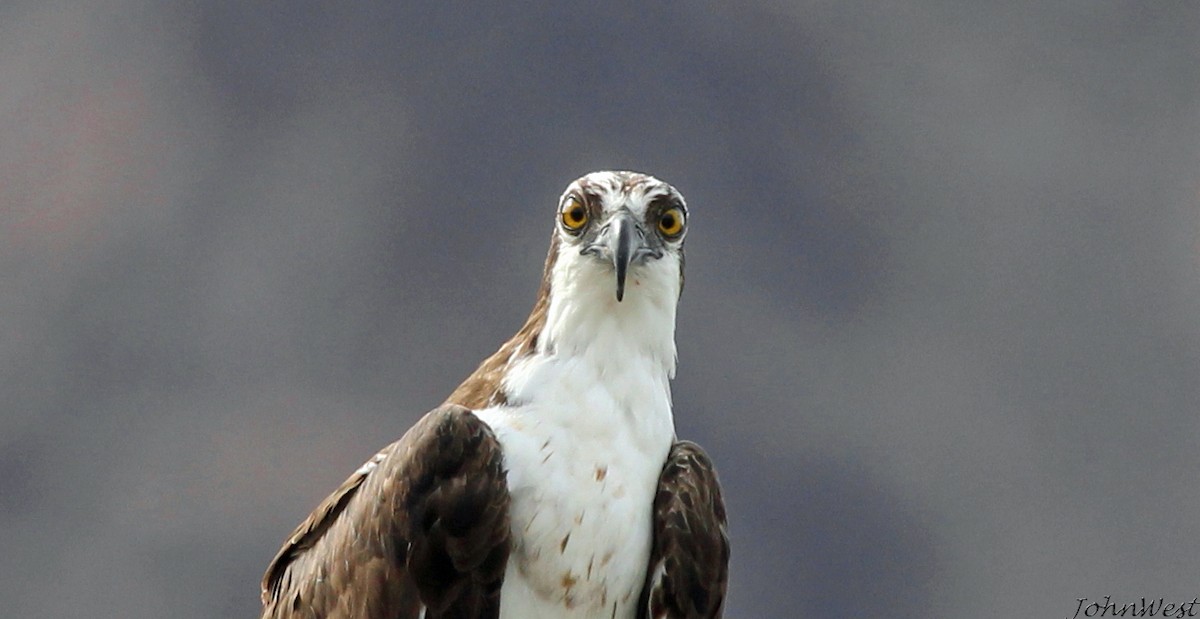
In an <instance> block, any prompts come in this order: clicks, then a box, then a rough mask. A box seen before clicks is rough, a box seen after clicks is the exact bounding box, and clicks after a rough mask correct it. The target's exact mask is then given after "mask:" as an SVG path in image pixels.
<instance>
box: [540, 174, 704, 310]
mask: <svg viewBox="0 0 1200 619" xmlns="http://www.w3.org/2000/svg"><path fill="white" fill-rule="evenodd" d="M687 217H688V213H687V205H686V204H685V203H684V201H683V196H681V195H680V194H679V192H678V191H676V190H675V188H674V187H672V186H670V185H668V184H666V183H664V182H662V181H660V180H658V179H657V178H654V177H653V176H648V175H645V174H639V173H636V172H593V173H592V174H588V175H587V176H584V177H583V178H580V179H579V180H577V181H575V182H573V183H571V185H570V186H568V187H567V190H566V191H565V192H564V193H563V195H562V199H561V200H559V203H558V214H557V224H556V230H557V235H558V237H559V238H558V241H559V252H560V260H561V258H567V259H566V260H565V261H562V262H563V263H564V264H563V266H566V265H567V264H574V265H576V266H580V267H583V268H588V269H589V270H595V269H600V270H602V271H604V272H607V273H610V274H611V276H612V280H611V281H612V285H613V291H614V292H615V294H616V298H617V301H623V300H624V299H625V296H626V284H627V281H629V280H630V278H631V277H632V278H633V281H634V282H635V283H636V284H637V285H640V282H641V281H643V280H645V281H659V280H665V281H671V279H672V278H674V279H675V283H676V284H678V285H682V279H683V240H684V237H685V236H687V225H688V221H687ZM571 253H575V254H576V255H577V257H576V256H571V255H570V254H571ZM564 254H565V255H564ZM579 262H582V264H579ZM676 295H678V289H676Z"/></svg>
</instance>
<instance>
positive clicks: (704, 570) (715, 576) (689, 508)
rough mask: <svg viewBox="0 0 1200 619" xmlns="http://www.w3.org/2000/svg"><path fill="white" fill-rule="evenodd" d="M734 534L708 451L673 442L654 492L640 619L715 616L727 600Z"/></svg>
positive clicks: (717, 615)
mask: <svg viewBox="0 0 1200 619" xmlns="http://www.w3.org/2000/svg"><path fill="white" fill-rule="evenodd" d="M728 577H729V536H728V534H727V533H726V521H725V502H724V501H723V500H722V499H721V485H720V483H719V482H718V481H717V473H716V471H715V470H714V469H713V464H712V461H711V460H709V458H708V454H706V453H704V450H703V449H701V448H700V446H699V445H697V444H695V443H692V442H690V441H679V442H677V443H675V445H674V446H672V447H671V453H670V455H668V456H667V463H666V465H665V466H664V467H663V472H662V474H661V475H660V476H659V478H658V494H657V495H656V496H655V497H654V545H653V547H652V548H651V551H650V564H649V567H648V568H647V570H646V585H645V587H644V588H643V589H642V597H641V602H640V604H639V605H638V607H639V610H638V617H639V619H665V618H670V619H702V618H703V619H710V618H712V619H715V618H719V617H720V616H721V613H722V610H723V608H724V604H725V584H726V582H727V580H728Z"/></svg>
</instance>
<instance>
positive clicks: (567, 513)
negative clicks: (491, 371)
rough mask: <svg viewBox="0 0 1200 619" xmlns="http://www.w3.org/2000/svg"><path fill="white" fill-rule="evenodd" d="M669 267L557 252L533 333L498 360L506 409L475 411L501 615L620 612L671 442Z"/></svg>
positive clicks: (639, 568)
mask: <svg viewBox="0 0 1200 619" xmlns="http://www.w3.org/2000/svg"><path fill="white" fill-rule="evenodd" d="M678 269H679V264H678V259H677V258H675V257H673V256H664V257H663V258H662V259H659V260H655V261H651V262H650V263H648V264H646V265H640V266H639V267H638V268H636V269H631V270H630V272H629V276H628V278H627V280H626V292H625V298H624V300H623V301H621V302H618V301H617V299H616V295H615V278H614V274H613V271H612V269H611V267H607V266H606V265H604V264H603V263H600V262H599V261H597V260H595V259H593V258H590V257H588V256H581V255H579V252H578V250H575V249H571V248H569V247H564V248H563V249H562V253H561V254H560V255H559V256H558V260H557V263H556V264H555V266H554V270H553V272H552V274H551V298H550V304H549V307H548V311H547V318H546V324H545V327H544V329H543V331H542V333H541V336H540V337H539V338H538V348H537V350H536V351H534V352H533V353H532V354H530V355H528V356H526V357H524V358H522V359H520V360H517V361H516V362H515V363H513V364H512V365H510V366H509V367H508V371H507V375H506V377H505V378H504V393H505V396H506V403H505V404H502V405H499V406H495V407H492V408H488V409H484V410H482V411H479V412H478V413H477V414H478V415H479V416H480V417H481V418H482V419H483V420H484V421H486V422H487V423H488V424H489V425H491V427H492V428H493V430H495V432H496V436H497V438H498V439H499V440H500V442H501V444H502V445H503V447H504V454H505V465H506V467H507V469H508V485H509V491H510V493H511V496H512V504H511V508H510V509H511V518H512V520H511V522H512V532H513V538H514V539H513V541H514V543H513V552H512V555H511V556H510V559H509V567H508V570H507V573H506V575H505V581H504V588H503V591H502V592H501V599H502V602H501V617H502V619H516V618H522V619H537V618H541V617H545V618H550V617H554V618H572V619H592V618H595V619H600V618H603V619H612V618H613V617H616V618H619V619H620V618H625V619H632V618H633V617H634V616H635V613H636V609H635V606H636V604H637V601H638V595H639V593H640V592H641V588H642V585H643V582H644V578H645V574H646V569H647V565H648V562H649V556H650V544H651V531H650V525H651V510H652V506H653V501H654V496H655V493H656V489H657V486H658V477H659V474H660V473H661V471H662V467H663V463H664V462H665V460H666V456H667V452H668V451H669V450H670V447H671V444H672V442H673V441H674V440H675V426H674V420H673V418H672V413H671V392H670V382H669V381H670V378H671V377H672V376H673V375H674V372H675V337H674V336H675V306H676V303H677V301H678V299H679V285H680V284H679V275H678V274H679V270H678Z"/></svg>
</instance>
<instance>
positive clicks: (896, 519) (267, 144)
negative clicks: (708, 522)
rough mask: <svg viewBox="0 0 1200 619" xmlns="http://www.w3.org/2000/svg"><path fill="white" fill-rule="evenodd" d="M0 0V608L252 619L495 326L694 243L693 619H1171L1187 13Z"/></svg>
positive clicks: (1179, 512)
mask: <svg viewBox="0 0 1200 619" xmlns="http://www.w3.org/2000/svg"><path fill="white" fill-rule="evenodd" d="M732 4H733V3H722V4H711V5H698V4H683V3H672V4H671V5H665V6H664V5H655V6H649V7H647V6H639V5H638V4H637V3H626V4H606V5H604V6H602V7H601V6H596V5H593V4H590V3H588V4H563V3H552V2H547V3H542V4H541V5H535V4H528V5H526V6H524V7H523V8H522V9H521V10H519V11H518V10H502V9H496V8H489V7H485V6H479V5H475V4H469V3H447V4H446V5H444V6H439V7H436V8H435V7H433V6H424V7H416V6H409V5H408V4H407V3H395V2H375V3H371V2H364V3H357V4H356V6H355V7H354V8H348V7H346V6H343V5H341V4H340V3H328V4H322V3H316V2H289V3H281V2H280V3H236V2H209V3H186V2H185V3H178V4H173V5H171V4H168V3H155V2H140V1H137V0H120V1H117V2H110V3H107V4H105V5H104V6H100V4H98V3H93V4H89V5H88V6H89V8H81V6H80V5H78V4H76V3H70V2H34V1H17V2H11V1H10V2H7V3H4V4H3V5H2V6H0V401H2V405H0V606H2V607H3V608H4V611H3V614H5V615H6V616H11V617H22V618H28V617H35V618H36V617H47V618H60V617H72V616H92V617H121V618H125V617H135V618H141V617H179V618H209V617H247V616H255V615H256V613H257V609H258V580H259V577H260V575H261V573H262V571H263V569H264V568H265V566H266V564H267V562H268V561H269V560H270V558H271V556H272V555H273V553H274V552H275V550H276V549H277V548H278V546H279V544H280V542H281V541H282V539H283V538H284V536H285V535H287V534H288V532H289V531H290V530H291V528H292V527H293V526H294V525H296V524H297V523H298V522H299V521H300V520H301V519H302V518H303V517H304V516H306V515H307V513H308V512H309V510H310V509H311V508H312V507H313V506H314V505H315V504H316V503H317V502H318V501H319V500H320V499H321V498H323V497H324V496H325V495H326V494H327V493H328V492H329V491H331V490H332V489H333V488H334V487H335V486H336V485H337V484H338V483H340V482H341V480H342V479H344V478H345V476H346V475H347V474H349V473H350V472H351V471H352V470H354V469H355V468H356V467H358V465H359V464H360V463H361V462H363V461H364V460H365V459H367V458H368V457H369V456H370V455H371V454H372V453H373V452H374V450H375V449H377V448H379V447H381V446H383V445H384V444H386V443H388V442H390V441H391V440H392V439H394V438H396V437H398V436H399V435H400V434H401V433H402V432H403V431H404V430H405V429H406V428H407V427H408V426H409V425H410V424H411V423H412V422H413V421H414V420H415V419H416V418H417V417H418V416H419V415H420V414H422V413H423V412H424V411H426V410H428V409H429V408H431V407H433V406H434V405H436V404H438V403H439V402H440V401H441V400H442V399H443V398H444V397H445V396H446V395H447V394H448V393H449V392H450V391H451V389H453V387H454V386H455V385H456V384H457V383H458V381H459V380H461V379H462V378H463V377H464V376H466V375H467V374H468V373H469V372H470V371H471V370H472V369H473V368H474V366H475V365H476V364H477V363H478V362H479V361H480V360H481V359H483V358H484V357H485V356H486V355H488V354H489V353H491V352H492V351H493V350H494V349H495V348H496V347H497V346H498V345H499V344H500V343H501V342H502V341H503V340H504V339H506V338H507V337H508V336H509V335H510V334H511V333H512V332H513V331H514V330H515V329H516V328H517V327H518V326H519V325H520V323H521V321H522V320H523V318H524V317H525V315H526V314H527V312H528V310H529V307H530V305H531V304H532V301H533V297H534V292H535V290H536V287H537V284H538V279H539V274H540V269H541V265H542V259H543V257H544V255H545V250H546V246H547V241H548V239H549V235H550V230H551V225H552V221H553V219H552V218H553V210H554V206H555V200H556V198H557V196H558V194H559V192H560V191H561V190H562V188H563V187H564V186H565V185H566V183H567V182H569V181H570V180H572V179H573V178H575V177H577V176H579V175H581V174H583V173H585V172H588V171H591V170H595V169H603V168H630V169H636V170H642V171H646V172H650V173H653V174H655V175H658V176H660V177H662V178H663V179H665V180H668V181H670V182H672V183H673V184H675V185H676V186H677V187H678V188H679V189H680V190H681V191H682V192H683V193H684V195H685V196H687V198H688V200H689V204H690V206H691V210H692V215H693V217H692V221H691V225H692V228H691V233H690V235H689V241H688V273H687V289H686V290H685V292H684V297H683V301H682V306H681V309H680V314H679V329H678V340H679V354H680V369H679V376H678V379H677V380H676V381H675V385H674V389H675V402H676V418H677V422H678V427H679V433H680V435H681V436H684V437H687V438H691V439H694V440H697V441H699V442H700V443H702V444H703V445H705V446H706V447H707V448H708V450H709V452H710V453H711V454H712V456H713V457H714V458H715V460H716V462H717V463H718V466H719V470H720V473H721V477H722V480H723V482H724V485H725V492H726V499H727V501H728V504H729V511H730V514H731V520H732V522H731V527H732V536H733V544H734V554H733V565H732V569H733V572H732V579H731V583H730V593H729V601H728V612H727V613H726V614H727V616H729V617H744V618H750V617H798V616H807V617H865V616H889V617H1008V616H1013V615H1016V614H1021V615H1027V616H1033V617H1064V616H1067V617H1070V616H1071V615H1072V614H1073V613H1074V612H1075V609H1076V606H1077V604H1078V603H1077V602H1076V599H1077V598H1080V597H1087V598H1093V599H1095V598H1102V597H1103V596H1104V595H1112V596H1114V597H1116V598H1119V599H1136V598H1140V597H1142V596H1146V597H1153V598H1158V597H1160V596H1165V597H1166V598H1167V599H1168V601H1171V600H1174V601H1188V600H1191V599H1192V598H1193V597H1195V596H1200V517H1198V514H1200V483H1198V481H1200V464H1198V462H1200V458H1198V455H1200V410H1198V409H1200V405H1198V402H1200V393H1198V392H1200V387H1198V385H1200V5H1198V4H1196V3H1185V2H1179V3H1171V2H1155V3H1143V2H1128V3H1119V4H1111V3H1099V2H1092V1H1078V2H1054V3H1032V4H1027V5H1017V4H1015V3H991V4H987V5H980V6H975V7H972V8H966V7H964V6H962V5H960V3H958V2H924V3H909V4H897V3H857V2H791V3H789V2H764V3H750V2H747V3H739V5H738V8H731V6H732Z"/></svg>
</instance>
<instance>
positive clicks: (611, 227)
mask: <svg viewBox="0 0 1200 619" xmlns="http://www.w3.org/2000/svg"><path fill="white" fill-rule="evenodd" d="M583 253H584V254H592V255H598V256H600V257H601V258H606V259H609V260H612V265H613V268H614V269H616V271H617V301H618V302H620V301H622V300H624V299H625V276H626V274H627V273H628V272H629V265H630V264H638V263H642V262H645V261H646V260H647V259H650V258H661V257H662V252H661V251H659V250H657V249H652V248H651V247H649V246H647V244H646V233H645V231H644V230H642V227H641V225H639V224H638V222H637V221H636V220H634V218H633V214H632V213H630V212H629V211H627V210H624V209H622V210H621V211H620V212H618V213H617V214H616V215H613V216H612V218H611V219H609V220H608V223H607V224H605V226H604V227H603V228H601V229H600V233H599V234H598V235H597V236H596V241H595V242H594V243H592V244H590V245H588V246H587V247H585V248H583Z"/></svg>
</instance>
